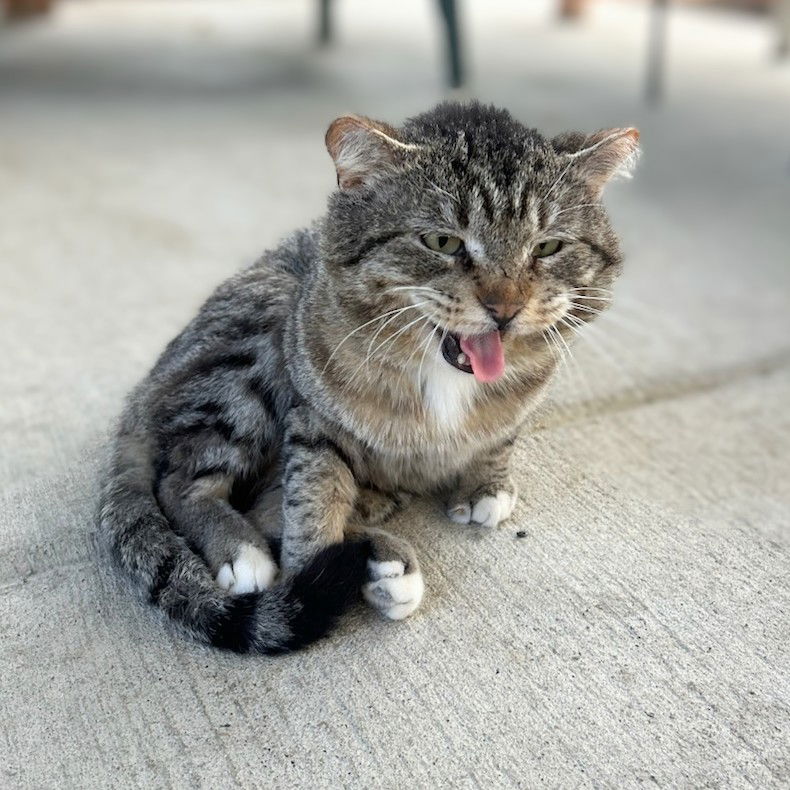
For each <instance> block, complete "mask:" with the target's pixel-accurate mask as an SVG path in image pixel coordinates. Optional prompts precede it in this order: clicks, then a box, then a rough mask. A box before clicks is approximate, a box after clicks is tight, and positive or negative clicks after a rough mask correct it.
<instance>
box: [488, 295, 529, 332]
mask: <svg viewBox="0 0 790 790" xmlns="http://www.w3.org/2000/svg"><path fill="white" fill-rule="evenodd" d="M483 307H485V309H486V310H488V312H489V313H490V315H491V317H492V318H493V319H494V321H496V325H497V326H498V327H499V328H500V329H504V328H505V327H506V326H507V325H508V324H509V323H510V322H511V321H512V320H513V318H515V316H516V314H517V313H518V312H519V310H521V305H520V304H514V303H513V302H483Z"/></svg>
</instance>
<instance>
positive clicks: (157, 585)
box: [149, 554, 178, 603]
mask: <svg viewBox="0 0 790 790" xmlns="http://www.w3.org/2000/svg"><path fill="white" fill-rule="evenodd" d="M177 562H178V557H177V555H175V554H168V555H167V556H166V557H165V558H164V559H163V560H162V561H161V562H160V563H159V566H158V567H157V569H156V573H154V578H153V581H152V583H151V589H150V592H149V598H150V600H151V603H159V598H160V597H161V595H162V593H163V592H164V589H165V587H167V583H168V582H169V581H170V577H171V576H172V575H173V571H174V570H175V567H176V563H177Z"/></svg>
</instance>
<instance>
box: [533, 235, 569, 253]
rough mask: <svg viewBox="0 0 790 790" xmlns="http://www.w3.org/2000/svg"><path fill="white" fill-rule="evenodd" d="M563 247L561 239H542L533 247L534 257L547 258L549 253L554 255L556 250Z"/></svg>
mask: <svg viewBox="0 0 790 790" xmlns="http://www.w3.org/2000/svg"><path fill="white" fill-rule="evenodd" d="M561 249H562V242H561V241H560V240H559V239H549V240H548V241H542V242H541V243H540V244H536V245H535V246H534V247H533V248H532V257H533V258H546V257H548V256H549V255H554V253H555V252H559V251H560V250H561Z"/></svg>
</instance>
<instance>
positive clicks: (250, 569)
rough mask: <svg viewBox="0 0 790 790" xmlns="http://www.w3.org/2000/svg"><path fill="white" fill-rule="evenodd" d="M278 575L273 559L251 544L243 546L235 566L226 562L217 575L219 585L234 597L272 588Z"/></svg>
mask: <svg viewBox="0 0 790 790" xmlns="http://www.w3.org/2000/svg"><path fill="white" fill-rule="evenodd" d="M276 575H277V566H276V565H275V564H274V561H273V560H272V558H271V557H270V556H269V555H268V554H266V553H264V552H262V551H261V550H260V549H259V548H256V547H255V546H253V545H252V544H250V543H244V544H242V546H241V548H240V549H239V550H238V552H237V553H236V559H234V560H233V564H231V563H229V562H226V563H225V564H224V565H223V566H222V567H221V568H220V569H219V573H218V574H217V584H218V585H219V586H220V587H222V589H223V590H228V591H229V592H231V593H233V594H234V595H241V594H242V593H248V592H258V591H259V590H265V589H267V588H268V587H271V586H272V584H273V583H274V577H275V576H276Z"/></svg>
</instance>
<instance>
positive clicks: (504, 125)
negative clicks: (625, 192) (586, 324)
mask: <svg viewBox="0 0 790 790" xmlns="http://www.w3.org/2000/svg"><path fill="white" fill-rule="evenodd" d="M637 141H638V134H637V133H636V131H635V130H632V129H626V130H608V131H606V132H599V133H597V134H595V135H590V136H584V135H578V134H574V135H565V136H563V137H561V138H556V139H555V140H553V141H548V140H545V139H544V138H542V137H541V136H540V135H539V134H537V132H535V131H534V130H530V129H527V128H525V127H524V126H522V125H521V124H519V123H517V122H516V121H514V120H513V119H512V118H511V117H510V116H509V115H508V114H507V113H504V112H502V111H497V110H494V109H493V108H487V107H482V106H481V105H478V104H472V105H456V104H453V105H442V106H440V107H439V108H437V109H436V110H434V111H432V112H430V113H426V114H425V115H422V116H419V117H417V118H415V119H412V120H411V121H409V122H408V123H407V124H406V125H405V126H404V128H403V129H401V130H394V129H392V128H390V127H388V126H386V125H384V124H380V123H377V122H372V121H369V120H367V119H361V118H356V117H345V118H341V119H338V120H337V121H335V122H334V123H333V124H332V126H331V127H330V130H329V132H328V134H327V145H328V148H329V150H330V153H332V155H333V158H334V159H335V163H336V167H337V172H338V184H339V186H340V191H339V192H338V193H337V194H336V195H335V196H334V197H333V199H332V201H331V202H330V214H329V221H328V222H327V233H326V241H325V250H324V256H325V259H326V261H327V264H328V266H329V268H330V270H331V271H332V273H333V275H334V276H335V277H337V278H338V279H339V281H340V282H341V283H342V285H343V287H344V288H345V289H347V291H348V294H349V298H350V299H353V300H357V302H358V304H359V305H364V306H365V308H366V310H364V311H363V312H362V313H361V315H362V317H367V316H369V317H370V318H373V317H375V316H376V315H378V314H381V313H382V312H387V311H391V310H396V309H399V308H401V307H403V308H405V309H404V310H403V313H401V314H396V313H390V316H391V317H392V320H393V321H396V320H397V324H395V325H396V326H400V327H403V326H404V325H405V324H406V323H408V322H411V325H410V326H409V327H408V328H407V329H406V330H404V335H405V337H407V338H408V337H410V336H413V337H414V339H415V342H416V341H417V339H418V338H419V342H421V343H425V344H426V347H428V346H430V345H431V344H434V343H435V344H436V345H437V346H438V347H439V348H440V350H441V352H442V354H443V355H444V358H445V360H446V361H447V363H448V364H450V365H452V366H453V367H455V368H457V369H459V370H462V371H464V372H467V373H472V374H473V375H474V376H475V377H476V378H477V379H478V380H480V381H493V380H496V379H498V378H499V377H500V376H502V375H503V373H504V372H505V370H506V366H507V360H508V353H509V350H510V349H511V348H514V347H515V345H516V344H517V338H519V337H523V336H529V335H538V336H539V335H541V334H543V333H547V332H551V331H552V330H551V328H552V327H555V326H562V325H568V324H571V325H577V324H578V322H579V321H586V320H588V319H589V318H591V317H593V316H594V315H595V314H596V312H597V311H598V310H600V309H602V308H603V307H604V306H605V305H606V303H607V302H608V289H609V288H610V287H611V284H612V282H613V281H614V278H615V277H616V275H617V273H618V271H619V268H620V253H619V249H618V245H617V239H616V237H615V235H614V233H613V232H612V230H611V228H610V226H609V223H608V221H607V218H606V215H605V213H604V210H603V208H602V206H601V202H600V196H601V191H602V189H603V186H604V184H605V183H606V181H607V180H608V179H609V178H610V177H611V176H612V175H614V174H615V173H616V172H617V171H618V170H622V169H623V168H624V167H625V166H627V164H628V163H629V162H630V161H632V160H633V159H634V156H635V154H636V150H637ZM407 319H408V320H407ZM429 334H431V335H432V337H431V339H430V340H428V339H427V336H428V335H429ZM404 348H405V349H407V348H408V345H405V346H404ZM514 353H515V352H514Z"/></svg>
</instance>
